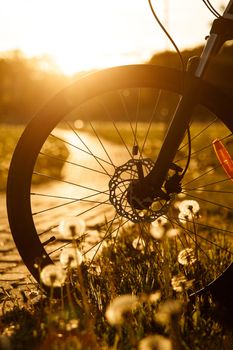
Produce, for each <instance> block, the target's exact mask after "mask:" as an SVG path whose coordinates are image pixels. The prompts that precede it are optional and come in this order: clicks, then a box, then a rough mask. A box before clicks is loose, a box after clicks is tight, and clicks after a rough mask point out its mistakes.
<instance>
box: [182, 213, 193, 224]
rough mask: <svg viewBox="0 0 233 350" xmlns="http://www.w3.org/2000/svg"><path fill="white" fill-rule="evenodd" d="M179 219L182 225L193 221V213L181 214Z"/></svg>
mask: <svg viewBox="0 0 233 350" xmlns="http://www.w3.org/2000/svg"><path fill="white" fill-rule="evenodd" d="M178 219H179V221H180V222H181V223H185V222H187V221H191V220H192V219H193V217H192V213H191V212H189V213H182V212H180V213H179V215H178Z"/></svg>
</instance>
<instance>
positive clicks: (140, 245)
mask: <svg viewBox="0 0 233 350" xmlns="http://www.w3.org/2000/svg"><path fill="white" fill-rule="evenodd" d="M132 246H133V248H134V249H137V250H143V249H144V248H145V241H144V239H142V238H141V237H137V238H135V239H134V240H133V242H132Z"/></svg>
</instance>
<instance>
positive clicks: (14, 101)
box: [0, 45, 233, 124]
mask: <svg viewBox="0 0 233 350" xmlns="http://www.w3.org/2000/svg"><path fill="white" fill-rule="evenodd" d="M201 50H202V47H196V48H194V49H189V50H184V51H182V57H183V59H184V62H185V64H186V63H187V61H188V59H189V57H191V56H199V55H200V53H201ZM40 63H41V62H40V60H38V59H26V58H25V57H23V56H22V55H20V54H18V52H16V53H15V54H14V55H12V56H11V57H8V58H1V59H0V122H4V123H17V124H22V123H26V122H28V120H29V119H30V118H31V117H32V116H33V114H34V113H35V112H36V110H37V109H38V108H39V107H40V106H41V105H42V104H43V103H45V102H46V101H47V100H48V99H49V98H50V97H51V96H52V95H53V94H54V93H56V92H57V91H59V90H60V89H61V88H63V87H64V86H66V85H68V84H69V83H71V82H72V81H73V80H75V79H76V78H78V77H79V76H80V74H82V73H79V74H77V75H76V76H73V77H72V78H68V77H66V76H64V75H62V74H61V73H52V72H51V71H49V70H43V69H41V67H40ZM148 63H149V64H157V65H162V66H169V67H175V68H178V69H180V60H179V57H178V55H177V53H175V52H172V51H165V52H161V53H157V54H155V55H153V56H152V57H151V59H150V60H149V62H148ZM207 79H208V80H209V81H210V82H212V83H213V84H215V85H218V86H221V87H222V88H223V89H224V90H225V91H226V92H227V93H229V94H231V96H233V87H232V83H233V45H226V46H225V47H224V48H223V50H222V52H221V53H220V55H219V56H217V57H216V58H214V59H213V61H212V63H211V65H210V67H209V70H208V74H207Z"/></svg>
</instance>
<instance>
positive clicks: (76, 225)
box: [58, 216, 86, 239]
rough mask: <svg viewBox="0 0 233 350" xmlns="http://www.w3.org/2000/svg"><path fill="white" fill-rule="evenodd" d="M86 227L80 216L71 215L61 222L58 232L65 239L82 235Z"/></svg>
mask: <svg viewBox="0 0 233 350" xmlns="http://www.w3.org/2000/svg"><path fill="white" fill-rule="evenodd" d="M85 229H86V224H85V221H84V220H82V219H80V218H78V217H75V216H74V217H69V218H67V219H66V220H63V221H61V222H60V224H59V226H58V232H59V233H60V234H61V236H62V237H63V238H65V239H74V238H79V237H81V236H82V235H83V234H84V232H85Z"/></svg>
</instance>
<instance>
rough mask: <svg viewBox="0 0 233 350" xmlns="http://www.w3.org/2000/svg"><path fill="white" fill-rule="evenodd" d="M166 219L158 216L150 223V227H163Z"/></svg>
mask: <svg viewBox="0 0 233 350" xmlns="http://www.w3.org/2000/svg"><path fill="white" fill-rule="evenodd" d="M167 221H168V220H167V217H166V216H160V217H159V218H158V219H156V220H155V221H153V222H152V223H151V226H154V227H161V226H165V225H166V223H167Z"/></svg>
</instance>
